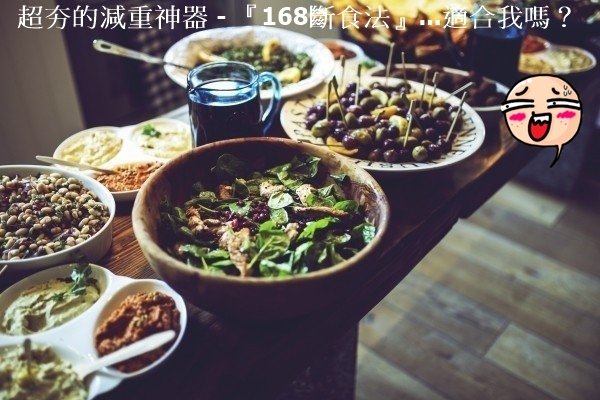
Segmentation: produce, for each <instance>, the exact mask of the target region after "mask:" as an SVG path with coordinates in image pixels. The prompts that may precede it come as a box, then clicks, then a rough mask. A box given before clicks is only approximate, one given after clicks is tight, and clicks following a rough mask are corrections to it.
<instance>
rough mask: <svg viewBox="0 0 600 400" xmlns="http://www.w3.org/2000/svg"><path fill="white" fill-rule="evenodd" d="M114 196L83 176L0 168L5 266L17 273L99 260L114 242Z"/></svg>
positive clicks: (0, 254) (0, 256)
mask: <svg viewBox="0 0 600 400" xmlns="http://www.w3.org/2000/svg"><path fill="white" fill-rule="evenodd" d="M114 215H115V201H114V199H113V196H112V195H111V194H110V192H109V191H108V189H106V188H105V187H104V186H103V185H101V184H100V183H99V182H97V181H95V180H94V179H92V178H90V177H88V176H85V175H83V174H80V173H77V172H72V171H67V170H61V169H58V168H54V167H45V166H37V165H6V166H0V265H8V272H12V273H18V272H27V271H33V270H39V269H43V268H47V267H50V266H53V265H59V264H65V263H70V262H83V261H85V262H95V261H98V260H99V259H100V258H102V256H104V255H105V254H106V252H107V251H108V250H109V248H110V245H111V243H112V223H113V218H114Z"/></svg>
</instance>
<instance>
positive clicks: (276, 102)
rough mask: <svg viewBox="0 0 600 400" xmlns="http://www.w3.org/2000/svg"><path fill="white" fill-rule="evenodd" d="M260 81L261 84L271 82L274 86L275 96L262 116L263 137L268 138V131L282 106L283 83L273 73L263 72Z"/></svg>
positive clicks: (272, 88)
mask: <svg viewBox="0 0 600 400" xmlns="http://www.w3.org/2000/svg"><path fill="white" fill-rule="evenodd" d="M258 81H259V84H262V83H264V82H269V81H270V82H271V83H272V85H273V86H272V87H271V90H272V92H273V95H272V96H271V101H270V102H269V107H267V109H266V111H265V113H264V114H263V116H262V126H263V136H266V134H267V131H268V130H269V128H270V127H271V125H272V124H273V121H274V120H275V116H276V115H277V111H279V106H280V104H281V83H280V82H279V79H278V78H277V76H276V75H275V74H272V73H271V72H262V73H261V74H260V77H259V78H258Z"/></svg>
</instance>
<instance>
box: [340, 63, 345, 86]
mask: <svg viewBox="0 0 600 400" xmlns="http://www.w3.org/2000/svg"><path fill="white" fill-rule="evenodd" d="M340 64H341V66H342V75H341V76H340V86H341V87H342V88H343V87H344V75H346V56H344V55H342V56H341V57H340Z"/></svg>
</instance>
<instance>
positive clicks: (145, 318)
mask: <svg viewBox="0 0 600 400" xmlns="http://www.w3.org/2000/svg"><path fill="white" fill-rule="evenodd" d="M93 325H94V338H93V340H94V346H95V349H96V353H97V357H102V356H105V355H107V354H110V353H112V352H113V351H116V350H118V349H120V348H121V347H124V346H128V345H130V344H133V343H134V342H135V341H137V340H140V339H143V338H145V337H147V336H149V335H152V334H154V333H158V332H161V331H166V330H174V331H175V332H176V333H177V336H176V337H175V339H174V340H173V341H172V342H170V343H167V344H165V345H164V346H163V347H161V348H159V349H156V350H153V351H151V352H148V353H144V354H142V355H140V356H138V357H134V358H132V359H129V360H126V361H124V362H122V363H120V364H117V365H115V366H111V367H109V369H110V371H111V375H113V376H115V377H120V378H131V377H134V376H138V375H141V374H143V373H146V372H148V371H149V370H151V369H153V368H155V367H156V366H158V365H159V364H160V363H162V362H163V361H164V360H166V359H167V358H168V357H169V356H170V355H171V353H172V352H173V351H174V350H175V349H176V348H177V346H178V345H179V343H180V342H181V339H182V338H183V334H184V332H185V328H186V325H187V309H186V307H185V302H184V301H183V298H182V297H181V296H180V295H179V294H178V293H177V292H175V291H174V290H173V289H171V288H170V287H169V285H167V284H166V283H165V282H163V281H159V280H155V279H140V280H130V282H129V283H128V284H125V285H124V286H123V287H121V288H119V289H117V290H116V291H115V292H114V293H113V294H112V295H111V296H110V298H109V299H108V300H107V301H106V303H105V304H104V305H103V307H102V309H101V310H100V311H99V312H98V314H97V318H96V320H95V323H94V324H93Z"/></svg>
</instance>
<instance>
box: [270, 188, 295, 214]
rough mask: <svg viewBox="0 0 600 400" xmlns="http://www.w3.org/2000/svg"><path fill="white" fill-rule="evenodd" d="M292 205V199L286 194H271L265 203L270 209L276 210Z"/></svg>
mask: <svg viewBox="0 0 600 400" xmlns="http://www.w3.org/2000/svg"><path fill="white" fill-rule="evenodd" d="M292 204H294V199H293V198H292V196H290V195H289V194H288V193H284V192H277V193H273V194H272V195H271V197H270V198H269V201H268V202H267V205H268V206H269V208H270V209H272V210H276V209H279V208H283V207H287V206H289V205H292Z"/></svg>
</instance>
